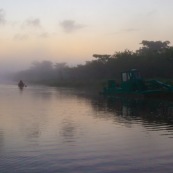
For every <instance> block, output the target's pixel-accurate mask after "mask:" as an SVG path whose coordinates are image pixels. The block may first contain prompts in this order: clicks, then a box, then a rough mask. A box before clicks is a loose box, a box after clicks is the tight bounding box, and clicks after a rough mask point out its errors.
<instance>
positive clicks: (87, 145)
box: [0, 86, 173, 172]
mask: <svg viewBox="0 0 173 173" xmlns="http://www.w3.org/2000/svg"><path fill="white" fill-rule="evenodd" d="M0 88H1V90H0V110H1V114H0V127H1V130H0V132H2V133H3V135H2V136H3V150H2V151H1V153H3V154H5V155H6V157H5V159H3V160H2V162H1V163H0V168H2V165H3V164H4V165H5V164H7V162H8V163H9V162H10V163H11V164H12V165H13V166H14V165H15V166H16V165H18V167H17V166H16V169H19V168H20V169H25V170H29V169H30V168H31V167H32V168H33V169H34V168H35V169H36V170H37V172H39V171H38V169H39V170H43V169H48V168H49V171H51V170H52V172H53V170H59V169H60V168H61V171H62V170H64V171H65V170H66V171H65V172H68V171H69V169H71V171H72V172H74V170H76V168H79V167H80V168H81V170H87V169H89V168H93V169H96V168H97V169H98V170H97V171H96V172H99V170H105V172H106V170H107V169H108V168H109V169H111V170H121V169H125V168H124V167H123V165H122V163H123V164H126V165H127V167H126V168H128V169H129V168H135V167H136V166H138V167H139V168H142V169H144V167H145V168H146V167H147V166H148V167H149V166H153V167H155V168H157V165H158V163H163V160H162V159H160V158H161V157H162V156H163V155H165V158H169V160H170V161H172V158H170V156H172V155H173V153H172V150H171V148H172V141H170V140H171V139H170V138H168V137H167V136H162V135H161V134H162V132H164V130H163V129H158V131H150V130H147V129H146V128H145V127H144V126H143V125H142V123H141V122H135V121H133V122H131V120H129V126H128V121H127V119H126V117H125V116H127V115H124V117H123V116H122V117H121V119H120V118H119V117H120V115H118V114H117V113H116V112H115V111H113V109H111V111H110V109H108V107H106V106H103V105H101V103H98V104H100V106H102V109H99V107H97V104H96V102H97V100H94V107H93V106H92V101H93V100H92V99H89V97H88V98H85V96H84V95H82V96H77V95H75V94H74V92H72V94H70V91H69V90H68V91H66V92H65V90H58V89H54V88H50V89H49V88H46V87H45V89H44V87H42V88H41V89H39V87H38V88H37V87H27V88H26V89H24V90H23V92H22V93H20V92H19V90H18V88H17V87H14V86H11V87H7V88H2V87H0ZM2 89H3V92H2ZM36 93H37V94H36ZM66 93H67V94H66ZM128 116H129V115H128ZM123 119H125V120H124V122H123ZM0 134H1V133H0ZM0 140H1V135H0ZM170 144H171V145H170ZM168 151H169V154H168ZM156 158H157V159H156ZM0 160H1V156H0ZM149 160H154V162H153V163H151V162H149ZM33 163H34V164H33ZM136 163H139V164H136ZM144 163H145V165H144ZM19 165H20V166H19ZM40 165H41V166H40ZM15 166H14V167H15ZM101 168H102V169H101ZM67 170H68V171H67Z"/></svg>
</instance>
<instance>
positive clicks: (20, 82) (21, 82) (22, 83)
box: [18, 80, 26, 89]
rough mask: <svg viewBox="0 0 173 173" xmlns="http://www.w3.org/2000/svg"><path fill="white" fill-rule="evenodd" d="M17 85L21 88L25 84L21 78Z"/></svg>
mask: <svg viewBox="0 0 173 173" xmlns="http://www.w3.org/2000/svg"><path fill="white" fill-rule="evenodd" d="M18 87H19V88H20V89H23V88H24V87H26V84H25V83H24V82H23V81H22V80H20V81H19V83H18Z"/></svg>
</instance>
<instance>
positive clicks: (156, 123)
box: [92, 98, 173, 135]
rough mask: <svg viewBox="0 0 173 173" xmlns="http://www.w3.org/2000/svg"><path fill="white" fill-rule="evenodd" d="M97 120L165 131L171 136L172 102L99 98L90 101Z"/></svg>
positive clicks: (172, 124)
mask: <svg viewBox="0 0 173 173" xmlns="http://www.w3.org/2000/svg"><path fill="white" fill-rule="evenodd" d="M92 106H93V109H94V110H95V111H99V112H102V113H101V114H96V116H97V118H106V119H107V118H109V119H110V118H111V119H112V120H113V121H115V122H116V123H124V124H127V125H128V126H129V125H130V124H137V123H140V124H142V125H143V126H144V127H145V128H147V129H149V130H163V129H164V130H167V131H169V134H170V135H173V133H172V132H173V118H172V117H173V102H168V101H164V100H153V99H129V98H106V99H105V98H99V99H97V100H92Z"/></svg>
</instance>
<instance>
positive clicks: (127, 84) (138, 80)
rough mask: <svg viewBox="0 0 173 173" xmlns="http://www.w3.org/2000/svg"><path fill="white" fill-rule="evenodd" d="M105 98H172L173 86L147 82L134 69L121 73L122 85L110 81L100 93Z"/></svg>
mask: <svg viewBox="0 0 173 173" xmlns="http://www.w3.org/2000/svg"><path fill="white" fill-rule="evenodd" d="M100 93H101V94H102V95H105V96H111V97H112V96H113V97H114V96H138V97H158V98H161V97H172V96H173V86H171V85H168V84H165V83H163V82H160V81H158V80H149V81H145V80H144V79H143V78H142V77H141V74H140V72H139V71H138V70H136V69H132V70H129V71H126V72H122V73H121V84H120V86H117V84H116V82H115V80H109V81H108V82H107V86H105V87H104V88H103V90H102V91H101V92H100Z"/></svg>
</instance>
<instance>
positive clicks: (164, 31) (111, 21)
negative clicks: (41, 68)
mask: <svg viewBox="0 0 173 173" xmlns="http://www.w3.org/2000/svg"><path fill="white" fill-rule="evenodd" d="M172 8H173V0H145V1H144V0H29V1H28V0H0V63H1V65H0V67H1V66H2V64H3V67H4V68H6V67H7V66H9V67H11V65H13V66H14V67H15V66H17V65H19V66H21V65H22V64H23V65H26V64H29V63H30V62H32V61H33V60H38V61H39V60H50V61H53V62H68V63H70V64H75V63H77V64H79V63H83V62H85V61H87V60H91V59H92V55H93V54H94V53H98V54H113V53H114V52H115V51H123V50H125V49H129V50H136V49H138V48H139V46H140V45H139V43H140V42H141V41H142V40H153V41H154V40H161V41H165V40H169V41H170V42H171V45H172V43H173V35H172V34H173V22H172V16H173V10H172ZM6 65H7V66H6Z"/></svg>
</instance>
